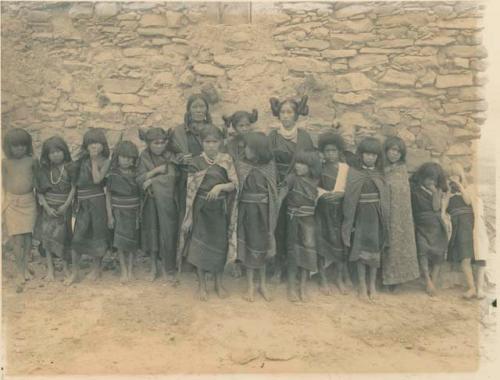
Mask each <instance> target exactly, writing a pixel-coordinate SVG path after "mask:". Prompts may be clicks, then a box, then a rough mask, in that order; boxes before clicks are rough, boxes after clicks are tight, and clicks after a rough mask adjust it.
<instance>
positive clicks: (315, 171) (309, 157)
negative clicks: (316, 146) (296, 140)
mask: <svg viewBox="0 0 500 380" xmlns="http://www.w3.org/2000/svg"><path fill="white" fill-rule="evenodd" d="M295 163H299V164H304V165H307V166H308V167H309V171H310V175H311V177H312V178H319V176H320V175H321V170H322V166H321V158H320V156H319V154H318V153H317V152H315V151H312V150H302V151H299V152H297V154H296V155H295Z"/></svg>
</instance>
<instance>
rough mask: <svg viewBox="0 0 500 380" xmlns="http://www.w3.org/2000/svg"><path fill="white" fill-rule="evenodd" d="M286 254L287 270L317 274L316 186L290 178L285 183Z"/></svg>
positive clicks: (306, 181)
mask: <svg viewBox="0 0 500 380" xmlns="http://www.w3.org/2000/svg"><path fill="white" fill-rule="evenodd" d="M287 182H288V186H289V193H288V196H287V199H288V202H287V224H286V234H287V253H288V257H287V259H288V265H289V267H299V268H304V269H306V270H308V271H311V272H316V271H317V270H318V265H317V253H316V223H315V218H314V212H315V202H316V197H317V195H318V189H317V182H315V181H313V180H311V179H309V178H304V177H298V176H295V175H290V176H289V177H288V179H287Z"/></svg>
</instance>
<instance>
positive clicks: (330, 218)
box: [316, 165, 347, 265]
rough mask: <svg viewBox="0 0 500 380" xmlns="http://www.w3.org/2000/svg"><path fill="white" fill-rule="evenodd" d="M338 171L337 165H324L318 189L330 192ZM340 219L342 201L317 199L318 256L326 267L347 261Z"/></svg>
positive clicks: (341, 216) (341, 217)
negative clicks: (323, 260)
mask: <svg viewBox="0 0 500 380" xmlns="http://www.w3.org/2000/svg"><path fill="white" fill-rule="evenodd" d="M338 170H339V169H338V165H325V166H324V167H323V172H322V173H321V177H320V181H319V187H321V188H323V189H325V190H327V191H332V190H333V189H334V188H335V183H336V182H337V174H338ZM342 219H343V212H342V199H338V200H335V201H329V200H327V199H325V198H319V200H318V205H317V207H316V229H317V235H318V254H319V255H321V256H322V257H324V258H325V263H327V265H328V263H331V262H334V263H341V262H346V261H347V250H346V249H345V247H344V244H343V242H342Z"/></svg>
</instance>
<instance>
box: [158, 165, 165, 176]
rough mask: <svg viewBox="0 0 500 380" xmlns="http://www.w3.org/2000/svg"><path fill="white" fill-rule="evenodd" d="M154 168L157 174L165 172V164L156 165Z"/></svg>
mask: <svg viewBox="0 0 500 380" xmlns="http://www.w3.org/2000/svg"><path fill="white" fill-rule="evenodd" d="M156 170H157V173H158V174H165V173H166V172H167V164H164V165H160V166H158V167H157V168H156Z"/></svg>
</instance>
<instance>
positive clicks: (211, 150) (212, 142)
mask: <svg viewBox="0 0 500 380" xmlns="http://www.w3.org/2000/svg"><path fill="white" fill-rule="evenodd" d="M220 143H221V141H220V140H219V139H217V138H216V137H212V136H208V137H207V138H206V139H205V140H203V151H204V152H205V153H206V155H207V156H208V157H210V158H213V157H215V156H216V155H217V153H218V152H219V147H220Z"/></svg>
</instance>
